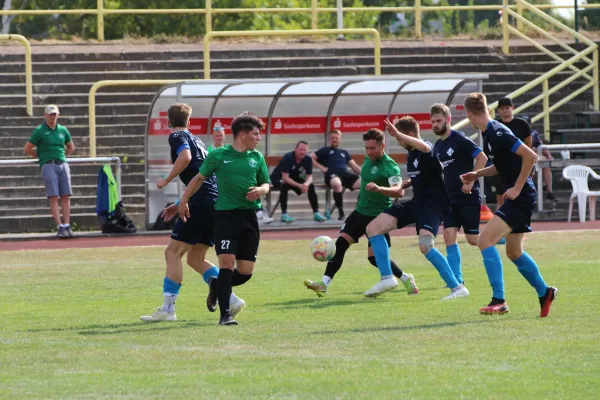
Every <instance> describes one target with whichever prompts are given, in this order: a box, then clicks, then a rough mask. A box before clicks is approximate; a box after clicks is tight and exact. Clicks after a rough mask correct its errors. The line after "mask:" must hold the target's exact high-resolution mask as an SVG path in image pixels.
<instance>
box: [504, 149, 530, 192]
mask: <svg viewBox="0 0 600 400" xmlns="http://www.w3.org/2000/svg"><path fill="white" fill-rule="evenodd" d="M516 154H517V155H518V156H520V157H521V158H522V159H523V162H522V164H521V172H520V173H519V178H518V179H517V181H516V182H515V186H513V187H511V188H510V189H508V190H507V191H506V192H504V198H505V199H511V200H513V199H516V198H517V197H518V196H519V194H521V190H523V185H525V182H527V179H528V178H529V174H530V173H531V170H532V169H533V166H534V165H535V163H536V162H537V154H535V153H534V152H533V150H531V149H530V148H529V147H527V146H519V148H518V149H517V153H516Z"/></svg>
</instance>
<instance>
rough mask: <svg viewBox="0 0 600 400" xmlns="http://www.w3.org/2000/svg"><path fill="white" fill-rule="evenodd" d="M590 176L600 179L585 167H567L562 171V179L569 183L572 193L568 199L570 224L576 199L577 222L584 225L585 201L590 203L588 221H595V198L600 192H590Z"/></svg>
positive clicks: (599, 176)
mask: <svg viewBox="0 0 600 400" xmlns="http://www.w3.org/2000/svg"><path fill="white" fill-rule="evenodd" d="M590 175H592V176H593V177H594V178H596V179H600V175H598V174H596V173H595V172H594V170H593V169H591V168H590V167H587V166H585V165H569V166H568V167H565V169H563V177H564V178H565V179H568V180H570V181H571V185H572V186H573V193H571V198H570V199H569V219H568V222H571V213H572V212H573V200H574V199H575V197H577V205H578V206H579V221H580V222H581V223H585V206H586V204H585V200H586V199H588V201H589V203H590V221H594V220H595V219H596V196H600V192H591V191H590V189H589V187H588V177H589V176H590Z"/></svg>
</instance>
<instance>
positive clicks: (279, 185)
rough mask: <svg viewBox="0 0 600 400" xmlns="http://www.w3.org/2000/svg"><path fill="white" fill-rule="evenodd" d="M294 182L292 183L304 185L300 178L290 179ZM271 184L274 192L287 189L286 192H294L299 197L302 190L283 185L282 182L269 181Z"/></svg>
mask: <svg viewBox="0 0 600 400" xmlns="http://www.w3.org/2000/svg"><path fill="white" fill-rule="evenodd" d="M292 179H293V180H294V182H298V183H304V179H302V178H295V179H294V178H292ZM271 183H272V184H273V188H274V189H276V190H281V188H282V187H284V186H285V187H287V188H288V190H293V191H294V192H296V194H297V195H298V196H300V195H301V194H302V190H301V189H300V188H299V187H296V186H291V185H288V184H287V183H284V182H283V181H282V180H271Z"/></svg>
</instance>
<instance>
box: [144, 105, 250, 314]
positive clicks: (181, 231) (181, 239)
mask: <svg viewBox="0 0 600 400" xmlns="http://www.w3.org/2000/svg"><path fill="white" fill-rule="evenodd" d="M167 114H168V118H169V126H171V127H172V128H171V134H170V135H169V146H170V147H171V161H172V162H173V168H172V169H171V172H170V173H169V175H168V176H167V177H166V178H164V179H159V180H158V181H157V182H156V187H157V188H158V189H162V188H164V187H165V186H167V185H168V184H169V182H171V181H172V180H173V179H175V177H177V176H179V179H180V180H181V182H183V184H185V185H187V184H189V183H190V181H191V180H192V179H193V178H194V176H196V173H197V171H198V169H199V168H200V166H201V165H202V164H203V163H204V161H205V159H206V155H207V150H206V146H205V145H204V143H203V142H202V141H201V140H200V139H198V138H196V137H194V135H192V134H191V133H190V131H188V123H189V119H190V115H191V114H192V108H191V107H190V106H188V105H187V104H183V103H176V104H173V105H172V106H171V107H169V110H168V112H167ZM216 183H217V182H216V178H215V177H214V175H211V176H210V177H209V178H208V179H207V180H206V181H205V182H204V184H203V185H202V187H201V188H200V190H198V191H197V192H196V193H195V194H194V196H193V197H192V198H191V199H190V215H191V216H190V218H188V221H187V222H185V223H184V221H182V220H181V219H178V220H177V222H176V223H175V227H174V228H173V232H171V239H170V240H169V244H168V245H167V248H166V250H165V259H166V262H167V272H166V276H165V279H164V281H163V296H164V303H163V305H162V307H159V308H158V309H157V310H156V312H154V313H153V314H152V315H144V316H142V317H140V319H141V320H142V321H147V322H151V321H176V320H177V316H176V315H175V301H176V300H177V296H178V295H179V290H180V289H181V282H182V281H183V267H182V265H181V259H182V257H183V256H184V255H185V254H186V253H187V263H188V265H189V266H190V267H192V268H193V269H194V270H195V271H196V272H198V273H199V274H201V275H202V278H204V281H205V282H206V283H209V282H210V281H211V280H213V279H215V278H216V277H217V276H218V275H219V270H218V268H217V267H215V266H214V265H213V264H211V263H210V262H208V261H206V259H205V257H206V252H207V251H208V248H209V247H212V246H213V219H214V212H215V211H214V204H215V201H216V199H217V196H218V191H217V184H216ZM177 207H178V206H177V204H174V205H172V206H170V207H168V208H166V209H165V210H164V211H163V214H162V217H163V218H164V219H165V221H169V220H170V219H171V218H173V217H174V216H175V215H177ZM230 301H231V302H232V304H235V310H236V311H238V312H239V309H241V308H243V306H244V304H245V303H244V300H242V299H239V298H237V297H236V296H235V295H234V294H232V296H231V300H230ZM207 305H208V307H209V310H211V311H214V310H215V309H216V304H207ZM211 308H212V309H211Z"/></svg>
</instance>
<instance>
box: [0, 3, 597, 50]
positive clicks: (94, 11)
mask: <svg viewBox="0 0 600 400" xmlns="http://www.w3.org/2000/svg"><path fill="white" fill-rule="evenodd" d="M310 3H311V4H310V7H297V8H283V7H281V8H213V7H212V0H206V1H205V7H204V8H164V9H111V8H105V7H104V0H97V6H96V8H86V9H76V10H66V9H60V10H0V15H55V14H58V15H61V14H62V15H65V14H71V15H73V14H76V15H96V18H97V26H98V33H97V34H98V40H100V41H104V17H105V16H106V15H114V14H134V15H141V14H180V15H181V14H185V15H191V14H204V23H205V31H206V33H209V32H212V31H213V29H212V17H213V15H218V14H244V13H252V14H263V13H276V14H283V13H305V14H306V13H308V14H310V15H311V29H317V28H318V17H319V13H321V14H322V13H335V12H338V11H341V12H351V13H362V12H396V13H399V12H404V13H414V14H415V36H416V37H417V38H421V37H422V18H421V15H422V13H426V12H434V11H484V10H498V11H499V10H502V9H503V6H502V4H490V5H480V6H422V5H421V0H414V6H413V7H343V8H341V9H339V10H338V9H337V8H336V7H319V4H318V0H310ZM536 7H537V8H538V9H543V10H551V9H552V10H556V9H573V8H574V6H573V5H554V4H540V5H537V6H536ZM582 7H585V8H586V9H600V4H586V5H584V6H582ZM510 8H511V10H516V11H517V14H519V15H522V13H523V7H522V5H521V4H519V3H517V4H516V5H513V6H510ZM521 28H522V25H521V22H518V23H517V29H519V30H521Z"/></svg>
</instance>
